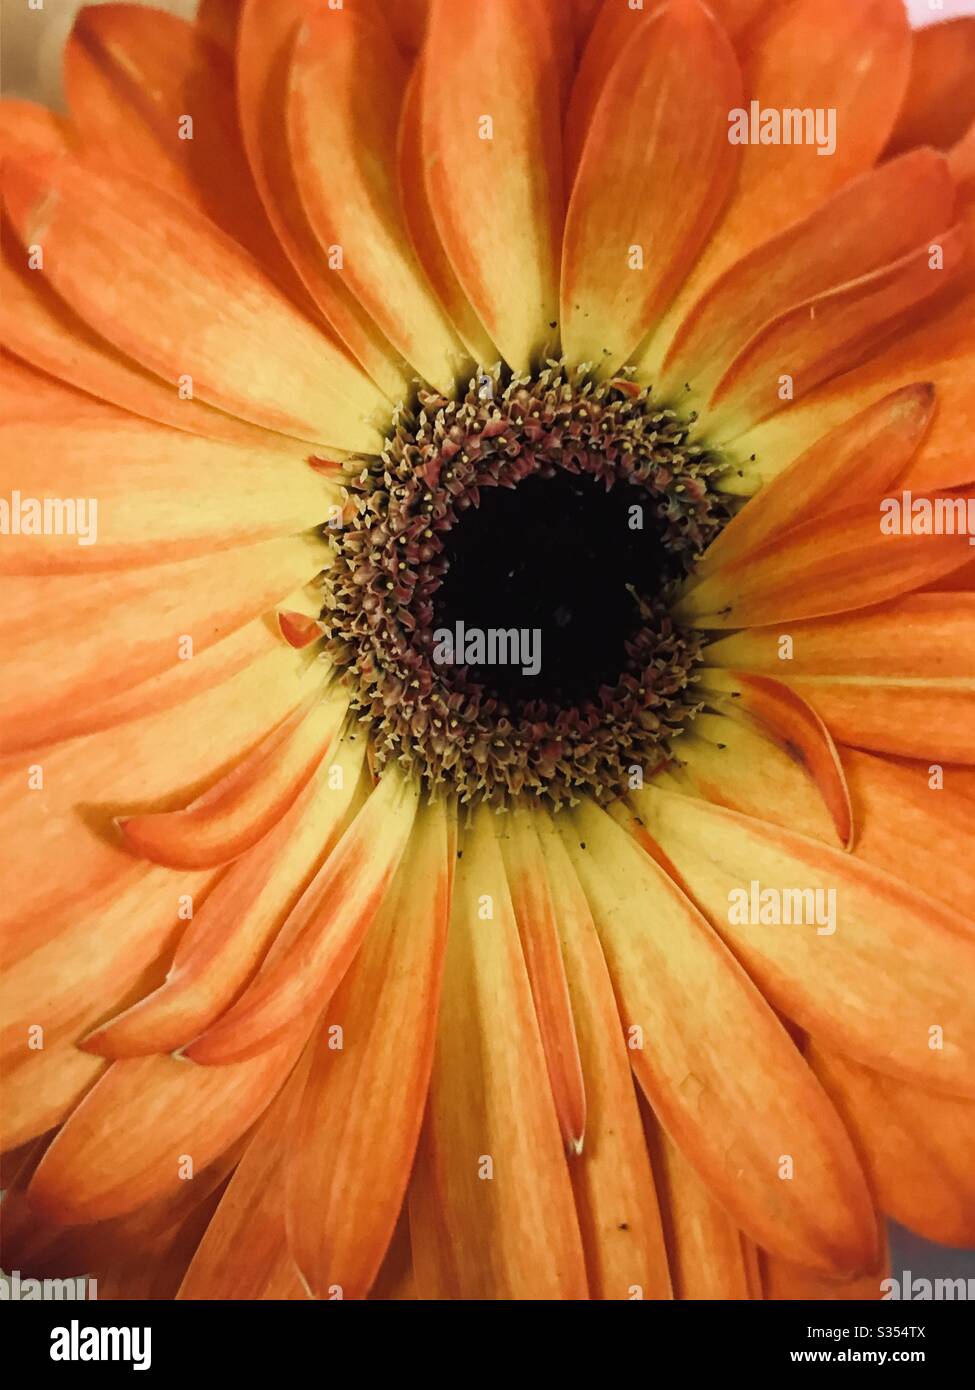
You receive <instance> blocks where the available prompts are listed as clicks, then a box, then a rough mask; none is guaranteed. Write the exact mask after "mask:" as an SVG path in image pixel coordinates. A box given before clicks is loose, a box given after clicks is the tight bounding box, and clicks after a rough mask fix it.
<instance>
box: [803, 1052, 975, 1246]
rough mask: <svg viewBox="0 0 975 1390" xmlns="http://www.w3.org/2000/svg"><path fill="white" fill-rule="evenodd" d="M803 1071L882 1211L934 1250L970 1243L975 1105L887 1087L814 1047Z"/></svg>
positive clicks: (892, 1084)
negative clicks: (849, 1142) (821, 1094)
mask: <svg viewBox="0 0 975 1390" xmlns="http://www.w3.org/2000/svg"><path fill="white" fill-rule="evenodd" d="M807 1055H808V1056H809V1060H810V1064H811V1065H812V1067H813V1069H814V1070H815V1072H816V1075H817V1076H818V1077H819V1078H820V1080H821V1081H822V1083H823V1085H824V1086H825V1087H826V1090H827V1091H828V1092H829V1094H830V1096H831V1097H832V1099H833V1102H834V1104H835V1105H836V1108H837V1109H838V1110H839V1112H840V1114H841V1115H842V1116H843V1118H844V1121H845V1122H846V1126H847V1128H848V1129H849V1131H850V1133H851V1135H852V1136H853V1138H854V1140H855V1141H856V1144H857V1148H858V1149H859V1151H860V1153H861V1154H862V1155H863V1161H864V1164H865V1166H866V1169H867V1175H868V1177H869V1178H870V1183H871V1185H872V1187H873V1189H874V1191H875V1193H876V1196H877V1203H878V1205H879V1206H880V1208H881V1210H882V1211H883V1212H884V1213H885V1214H886V1215H887V1216H889V1217H892V1218H893V1220H894V1221H899V1222H900V1224H901V1225H902V1226H906V1227H907V1228H908V1230H911V1231H916V1232H917V1234H918V1235H921V1236H924V1238H925V1239H926V1240H933V1241H937V1243H938V1244H939V1245H956V1246H961V1247H963V1248H968V1247H970V1246H971V1244H972V1242H973V1241H975V1170H973V1168H972V1163H971V1156H972V1153H973V1152H975V1101H972V1100H959V1099H957V1098H955V1097H953V1096H936V1095H932V1094H931V1093H930V1092H929V1091H924V1090H921V1089H920V1088H919V1087H917V1086H909V1085H907V1083H906V1082H903V1081H893V1080H891V1078H890V1077H887V1076H881V1075H880V1074H879V1073H878V1072H874V1071H870V1070H868V1069H867V1068H866V1067H863V1066H860V1065H859V1064H858V1063H856V1062H851V1061H850V1060H849V1059H848V1058H845V1057H841V1056H839V1055H838V1054H836V1053H832V1052H830V1051H829V1050H828V1049H824V1048H821V1047H819V1046H817V1045H816V1044H815V1042H813V1043H812V1044H811V1045H810V1047H809V1049H808V1054H807Z"/></svg>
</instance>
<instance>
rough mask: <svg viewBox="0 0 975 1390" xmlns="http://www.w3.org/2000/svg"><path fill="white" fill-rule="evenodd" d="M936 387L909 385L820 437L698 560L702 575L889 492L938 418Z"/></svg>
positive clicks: (697, 569) (697, 570)
mask: <svg viewBox="0 0 975 1390" xmlns="http://www.w3.org/2000/svg"><path fill="white" fill-rule="evenodd" d="M934 408H935V393H934V388H933V386H931V384H930V383H928V382H923V383H917V384H915V385H913V386H904V387H902V388H901V389H900V390H899V391H892V392H891V394H890V395H889V396H884V397H883V398H882V399H881V400H879V401H877V402H875V403H874V404H873V405H871V406H868V407H867V408H866V410H863V411H861V412H860V413H859V414H858V415H855V416H853V418H852V419H850V420H847V421H844V423H843V424H841V425H839V426H837V428H836V429H835V430H831V431H830V432H829V433H828V434H826V435H824V436H823V438H822V439H819V440H817V441H816V442H815V443H814V444H813V445H811V447H810V448H809V449H807V450H806V452H805V453H804V454H801V455H800V456H799V458H797V459H795V460H794V461H793V462H792V463H791V464H789V466H788V467H786V468H783V469H782V471H781V472H780V473H776V474H775V476H774V477H773V478H772V479H771V480H770V481H769V482H767V483H766V484H765V485H764V487H762V489H761V491H760V492H759V493H758V494H757V495H756V496H755V497H753V498H752V499H751V500H750V501H749V503H748V506H747V507H742V509H741V511H740V512H738V514H737V515H736V516H734V517H733V518H732V520H731V521H730V522H729V524H728V525H727V526H726V527H725V528H724V530H723V531H722V532H721V533H720V534H719V535H718V537H717V539H716V540H715V541H714V542H713V544H712V545H710V546H709V547H708V549H707V550H706V551H705V553H704V555H702V556H701V558H700V560H699V561H698V562H697V564H696V565H695V567H694V576H693V578H694V580H697V579H701V578H703V577H704V576H705V575H707V574H711V573H713V571H714V570H715V569H716V568H717V567H718V565H719V564H727V563H728V562H729V561H730V560H732V559H738V558H739V557H740V556H742V555H744V554H745V553H746V552H748V551H749V550H754V549H757V548H758V547H759V546H760V545H762V544H763V543H764V542H765V541H769V540H772V539H773V537H774V536H775V535H776V534H777V533H778V532H781V531H784V530H785V529H786V528H787V527H789V526H794V525H796V524H797V523H798V522H800V521H808V520H811V519H812V518H813V517H814V516H825V515H829V514H832V513H834V512H837V511H842V510H844V509H845V508H847V507H852V506H854V505H856V504H857V503H866V502H869V501H872V500H873V499H875V498H877V497H881V496H883V495H884V492H885V490H886V489H887V488H889V487H892V486H893V484H894V483H895V482H896V481H897V480H898V479H899V478H900V476H901V474H902V473H903V472H904V469H905V468H906V467H907V465H908V463H909V462H910V460H911V458H912V457H913V455H914V453H915V451H916V449H917V447H918V445H919V444H920V442H921V439H922V438H923V437H924V434H925V431H926V430H927V429H928V426H929V425H930V422H931V417H932V414H933V412H934Z"/></svg>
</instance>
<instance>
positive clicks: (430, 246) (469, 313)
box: [397, 61, 501, 366]
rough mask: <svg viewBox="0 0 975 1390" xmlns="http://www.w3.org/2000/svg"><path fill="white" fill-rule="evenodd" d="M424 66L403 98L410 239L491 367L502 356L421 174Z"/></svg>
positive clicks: (402, 176)
mask: <svg viewBox="0 0 975 1390" xmlns="http://www.w3.org/2000/svg"><path fill="white" fill-rule="evenodd" d="M421 96H422V62H421V61H418V62H417V63H416V65H415V66H414V68H413V72H412V73H411V75H410V79H409V82H408V83H407V86H406V95H405V96H404V97H403V105H402V111H401V115H400V128H399V142H398V150H397V155H398V161H399V195H400V199H401V201H402V204H403V215H404V217H405V218H406V222H407V226H408V228H409V234H410V239H411V241H412V243H413V249H414V251H415V252H416V255H417V258H418V260H419V262H420V264H421V265H422V266H423V269H424V271H425V272H426V275H427V278H428V280H429V281H430V283H431V285H432V286H433V288H434V290H435V291H436V293H437V296H438V297H439V299H440V303H441V304H442V305H443V306H444V308H445V309H446V311H447V313H448V314H449V315H450V318H451V320H452V321H453V324H454V326H455V328H456V329H457V332H458V333H459V335H460V337H461V340H462V341H463V342H464V343H465V344H466V346H467V350H468V352H469V353H470V355H471V357H473V359H474V361H475V362H477V363H478V364H479V365H481V366H489V365H493V364H494V363H495V362H497V361H498V360H499V359H500V355H501V354H500V353H499V352H498V349H497V348H496V347H495V345H494V343H492V342H491V339H490V338H489V337H488V335H487V333H486V332H485V331H484V326H483V324H482V323H481V321H480V319H479V318H478V317H477V314H476V313H475V312H474V310H473V308H472V306H471V302H470V300H469V299H468V298H467V295H466V294H465V293H464V290H463V287H462V286H461V283H460V281H459V280H458V279H457V276H456V275H455V274H454V268H453V266H452V265H451V264H450V258H449V257H448V255H447V253H446V251H445V250H444V248H443V246H442V245H441V242H440V236H439V233H438V232H437V224H436V221H435V220H434V215H433V209H432V208H431V207H430V204H429V203H428V202H427V194H426V186H425V182H424V176H423V171H424V169H425V168H426V164H425V160H424V154H423V120H422V116H423V113H422V110H421Z"/></svg>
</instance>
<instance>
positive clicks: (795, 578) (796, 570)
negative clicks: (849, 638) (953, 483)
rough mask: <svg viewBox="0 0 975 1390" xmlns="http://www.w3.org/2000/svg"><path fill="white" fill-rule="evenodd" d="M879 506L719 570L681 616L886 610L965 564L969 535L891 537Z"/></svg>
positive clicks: (717, 618) (744, 620) (748, 617)
mask: <svg viewBox="0 0 975 1390" xmlns="http://www.w3.org/2000/svg"><path fill="white" fill-rule="evenodd" d="M929 496H930V500H931V502H932V503H937V502H940V501H942V500H944V501H945V503H946V504H948V505H951V504H952V503H953V500H954V499H953V497H952V494H950V493H932V494H929ZM880 500H881V499H880V498H878V499H877V500H876V503H875V505H874V507H867V506H864V505H863V504H859V505H857V506H856V507H852V508H849V509H847V510H844V511H842V512H839V513H828V514H827V515H825V516H822V515H820V516H817V517H814V518H813V519H812V520H810V521H806V522H802V523H800V524H799V525H798V526H795V527H792V528H791V529H789V530H787V531H785V532H781V531H780V532H777V533H776V534H775V535H774V536H773V537H772V538H770V539H769V540H767V541H766V542H765V543H764V544H763V545H761V546H760V547H759V548H758V549H757V550H755V551H753V552H748V553H746V554H745V555H743V556H742V557H741V558H740V559H733V560H730V561H729V563H728V564H726V565H721V564H719V565H718V566H717V568H716V569H715V570H714V572H713V574H711V575H709V576H708V577H707V578H705V579H704V580H703V581H702V582H701V583H700V584H698V585H697V586H696V587H694V588H691V589H690V590H686V591H685V592H684V594H683V595H682V597H681V598H680V599H679V600H678V602H677V604H676V605H675V608H674V614H675V616H677V617H678V618H682V619H684V620H687V621H690V622H691V623H692V624H693V625H694V626H695V627H710V628H741V627H759V626H762V625H764V624H767V623H782V622H786V621H789V622H797V621H798V620H800V619H803V618H817V617H821V616H824V615H831V614H834V613H843V612H847V611H849V610H851V609H857V608H866V607H868V606H869V605H871V604H876V603H882V602H884V601H885V600H888V599H893V598H896V597H897V596H898V595H901V594H904V593H905V591H906V590H909V589H915V588H919V587H920V586H921V585H922V584H926V583H930V582H931V581H932V580H934V579H937V578H939V577H940V576H941V575H944V574H950V573H951V571H952V570H954V569H958V568H959V567H960V566H961V565H963V564H965V563H967V561H968V558H969V556H970V554H971V552H970V550H969V549H968V545H967V537H966V536H964V535H930V536H925V535H914V534H904V535H896V534H892V535H888V534H885V533H884V532H883V531H882V530H881V522H882V520H883V517H882V515H881V511H880V505H879V504H880Z"/></svg>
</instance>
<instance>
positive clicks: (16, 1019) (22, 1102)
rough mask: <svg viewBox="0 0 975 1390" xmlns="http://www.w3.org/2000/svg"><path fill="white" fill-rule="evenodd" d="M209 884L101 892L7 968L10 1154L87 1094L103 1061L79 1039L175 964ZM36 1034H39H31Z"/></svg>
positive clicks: (182, 878) (169, 880) (159, 877)
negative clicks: (185, 925)
mask: <svg viewBox="0 0 975 1390" xmlns="http://www.w3.org/2000/svg"><path fill="white" fill-rule="evenodd" d="M209 882H210V879H209V877H208V876H206V875H201V874H193V875H188V874H187V875H173V874H172V873H169V872H166V871H164V870H162V869H152V870H150V871H148V872H144V873H143V874H142V876H141V877H140V878H135V879H130V880H128V881H127V882H125V883H123V884H116V885H114V886H113V891H111V892H107V893H106V892H102V893H99V894H96V895H94V896H93V897H92V899H91V900H90V901H89V902H87V903H85V904H84V905H83V906H81V907H80V908H76V909H75V911H74V913H73V914H72V917H71V922H70V925H69V926H67V927H65V928H63V929H62V930H61V931H59V932H58V933H57V934H56V935H54V936H53V937H52V938H51V939H50V940H47V941H44V942H42V943H41V944H40V945H39V946H38V947H37V948H36V949H35V950H33V951H31V952H30V953H29V954H27V955H26V956H25V957H24V958H23V959H21V960H18V961H17V963H16V964H15V965H13V966H12V967H11V966H10V965H8V966H7V969H6V972H5V975H4V979H3V981H2V984H0V998H2V1004H3V1015H2V1016H3V1019H4V1029H3V1070H4V1104H3V1128H4V1133H3V1137H2V1140H0V1145H2V1147H3V1148H7V1147H10V1146H11V1145H15V1144H20V1143H23V1142H24V1141H25V1140H27V1139H30V1138H33V1137H34V1136H36V1135H38V1134H42V1133H44V1132H45V1131H46V1130H49V1129H50V1128H51V1127H52V1126H54V1125H57V1124H59V1123H60V1122H61V1121H62V1120H63V1119H64V1118H65V1115H66V1113H67V1112H68V1111H70V1110H71V1109H72V1108H73V1106H74V1105H75V1103H76V1102H77V1101H78V1100H80V1098H81V1097H82V1096H83V1095H84V1094H85V1092H86V1091H87V1090H88V1088H89V1087H90V1086H91V1084H92V1082H93V1081H94V1079H95V1077H97V1075H98V1073H99V1072H100V1071H101V1070H102V1065H103V1064H102V1062H101V1059H100V1058H94V1057H87V1058H85V1060H84V1061H82V1058H83V1057H84V1054H83V1053H79V1052H78V1051H77V1049H76V1048H75V1047H74V1041H75V1039H76V1038H77V1037H78V1035H79V1034H80V1033H82V1032H86V1031H87V1030H88V1029H89V1028H90V1027H91V1026H92V1025H93V1024H95V1023H97V1022H98V1021H99V1020H100V1018H102V1017H103V1016H104V1013H105V1010H106V1007H107V1006H108V1004H109V1001H119V1000H122V1001H124V1002H128V1000H129V999H130V998H131V997H132V993H133V991H135V990H137V989H139V988H140V986H142V982H143V981H144V980H145V979H146V976H147V973H149V974H154V972H155V971H156V970H157V969H159V963H160V961H161V960H162V959H163V958H166V959H168V953H170V952H171V951H172V948H173V943H174V939H175V937H176V935H177V933H178V930H179V927H180V926H181V923H180V921H179V920H178V913H179V911H180V908H181V906H182V905H183V904H185V903H186V902H192V901H193V898H194V896H198V897H199V898H201V899H202V898H203V897H204V896H205V893H206V889H207V887H208V885H209ZM181 899H182V902H181ZM163 968H164V966H163ZM38 1027H40V1028H41V1029H42V1030H43V1033H42V1034H40V1035H39V1034H36V1033H34V1032H33V1031H32V1030H34V1029H36V1028H38ZM38 1041H41V1042H43V1046H42V1047H38V1046H37V1042H38Z"/></svg>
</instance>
